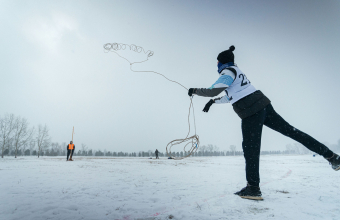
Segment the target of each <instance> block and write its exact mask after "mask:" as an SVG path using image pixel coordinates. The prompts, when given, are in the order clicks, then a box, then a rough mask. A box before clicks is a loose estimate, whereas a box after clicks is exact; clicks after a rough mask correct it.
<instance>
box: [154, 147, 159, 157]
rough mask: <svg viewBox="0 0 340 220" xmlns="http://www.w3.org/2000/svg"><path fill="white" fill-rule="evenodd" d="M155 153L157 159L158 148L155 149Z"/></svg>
mask: <svg viewBox="0 0 340 220" xmlns="http://www.w3.org/2000/svg"><path fill="white" fill-rule="evenodd" d="M155 154H156V159H159V157H158V150H157V149H156V151H155Z"/></svg>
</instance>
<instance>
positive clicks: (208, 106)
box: [203, 99, 215, 112]
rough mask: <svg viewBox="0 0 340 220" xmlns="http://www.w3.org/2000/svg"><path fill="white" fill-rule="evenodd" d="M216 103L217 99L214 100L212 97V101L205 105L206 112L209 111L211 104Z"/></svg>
mask: <svg viewBox="0 0 340 220" xmlns="http://www.w3.org/2000/svg"><path fill="white" fill-rule="evenodd" d="M214 103H215V101H214V100H213V99H210V101H209V102H208V103H207V104H206V105H205V106H204V109H203V111H204V112H208V111H209V109H210V106H211V105H212V104H214Z"/></svg>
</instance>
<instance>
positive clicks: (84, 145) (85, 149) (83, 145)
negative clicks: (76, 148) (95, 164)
mask: <svg viewBox="0 0 340 220" xmlns="http://www.w3.org/2000/svg"><path fill="white" fill-rule="evenodd" d="M81 151H82V155H83V156H86V155H85V154H86V151H87V147H86V144H83V143H82V144H81Z"/></svg>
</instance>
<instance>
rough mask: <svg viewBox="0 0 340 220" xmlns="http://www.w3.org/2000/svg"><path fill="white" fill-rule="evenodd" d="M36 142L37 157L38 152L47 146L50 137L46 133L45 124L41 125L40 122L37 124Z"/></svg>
mask: <svg viewBox="0 0 340 220" xmlns="http://www.w3.org/2000/svg"><path fill="white" fill-rule="evenodd" d="M35 139H36V143H37V146H38V158H39V156H40V152H41V151H42V150H43V149H45V148H47V147H48V146H49V144H50V137H49V134H48V128H47V125H44V126H42V125H41V124H40V125H38V129H37V136H36V138H35Z"/></svg>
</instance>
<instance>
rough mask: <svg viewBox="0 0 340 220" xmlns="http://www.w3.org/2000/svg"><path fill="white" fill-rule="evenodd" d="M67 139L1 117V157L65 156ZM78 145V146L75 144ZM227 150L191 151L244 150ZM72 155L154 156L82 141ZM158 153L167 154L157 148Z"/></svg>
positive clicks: (204, 150) (297, 149)
mask: <svg viewBox="0 0 340 220" xmlns="http://www.w3.org/2000/svg"><path fill="white" fill-rule="evenodd" d="M326 145H327V146H328V147H329V148H330V149H331V150H333V151H335V152H339V151H340V140H339V141H338V143H337V144H332V145H329V144H326ZM66 146H67V144H66V142H62V143H58V142H52V141H51V137H50V135H49V129H48V127H47V125H41V124H39V125H38V126H37V127H34V126H30V125H29V123H28V121H27V119H25V118H21V117H20V116H14V115H13V114H7V115H5V116H4V117H0V147H1V157H2V158H3V157H4V156H6V155H7V156H14V157H15V158H16V157H17V156H31V155H33V156H38V157H40V156H66V153H67V151H66ZM78 149H79V148H78ZM229 149H230V150H228V151H220V150H219V148H218V147H216V146H214V145H211V144H208V145H202V146H200V147H199V149H198V151H197V152H195V153H193V154H192V156H194V157H201V156H205V157H206V156H240V155H243V151H237V150H236V146H235V145H230V147H229ZM311 153H312V152H311V151H309V150H308V149H307V148H305V147H304V146H302V145H301V144H299V143H294V144H288V145H286V150H284V151H280V150H279V151H261V155H270V154H311ZM172 154H173V155H176V157H183V156H184V155H185V152H183V151H178V152H173V153H172ZM73 155H74V156H107V157H155V153H154V151H152V150H149V151H140V152H132V153H127V152H122V151H121V152H111V151H106V150H104V151H101V150H97V151H93V150H92V149H88V147H87V146H86V145H85V144H81V147H80V149H79V150H77V151H75V152H74V154H73ZM159 156H160V157H167V156H168V155H167V154H166V153H163V152H159Z"/></svg>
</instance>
